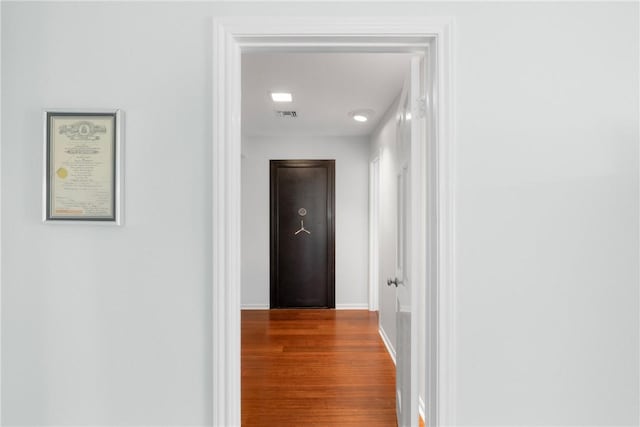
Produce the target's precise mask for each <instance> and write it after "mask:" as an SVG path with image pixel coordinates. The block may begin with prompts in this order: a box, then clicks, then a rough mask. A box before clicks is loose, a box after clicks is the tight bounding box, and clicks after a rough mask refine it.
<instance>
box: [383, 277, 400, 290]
mask: <svg viewBox="0 0 640 427" xmlns="http://www.w3.org/2000/svg"><path fill="white" fill-rule="evenodd" d="M391 285H394V286H395V287H396V288H397V287H398V285H402V280H398V278H397V277H396V278H395V279H387V286H391Z"/></svg>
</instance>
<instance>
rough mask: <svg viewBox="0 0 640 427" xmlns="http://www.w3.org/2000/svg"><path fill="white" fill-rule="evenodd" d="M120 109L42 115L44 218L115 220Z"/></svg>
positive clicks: (59, 112)
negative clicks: (44, 160)
mask: <svg viewBox="0 0 640 427" xmlns="http://www.w3.org/2000/svg"><path fill="white" fill-rule="evenodd" d="M118 122H119V111H112V112H79V113H74V112H61V111H47V112H46V114H45V151H46V165H45V169H46V171H45V206H44V219H45V221H54V220H63V221H65V220H66V221H106V222H115V223H117V222H118V209H119V206H118V204H119V201H118V195H119V188H118V186H119V176H118V174H119V165H118V163H119V162H118V158H119V154H120V153H119V137H118V136H119V135H118V129H119V123H118Z"/></svg>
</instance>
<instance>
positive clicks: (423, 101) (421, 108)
mask: <svg viewBox="0 0 640 427" xmlns="http://www.w3.org/2000/svg"><path fill="white" fill-rule="evenodd" d="M416 105H417V107H418V108H417V109H418V117H420V118H421V119H424V118H425V117H427V97H426V96H421V97H420V98H418V99H417V100H416Z"/></svg>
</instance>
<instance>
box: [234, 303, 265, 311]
mask: <svg viewBox="0 0 640 427" xmlns="http://www.w3.org/2000/svg"><path fill="white" fill-rule="evenodd" d="M240 309H242V310H269V304H242V305H241V306H240Z"/></svg>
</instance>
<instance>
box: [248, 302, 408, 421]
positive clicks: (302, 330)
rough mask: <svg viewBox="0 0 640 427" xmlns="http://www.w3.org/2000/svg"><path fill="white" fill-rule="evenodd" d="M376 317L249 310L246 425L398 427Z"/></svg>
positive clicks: (392, 371)
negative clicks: (396, 426)
mask: <svg viewBox="0 0 640 427" xmlns="http://www.w3.org/2000/svg"><path fill="white" fill-rule="evenodd" d="M394 390H395V367H394V365H393V362H392V361H391V358H390V357H389V354H388V353H387V350H386V348H385V347H384V344H383V343H382V340H381V338H380V336H379V335H378V319H377V314H376V313H375V312H369V311H364V310H338V311H336V310H309V309H306V310H271V311H270V310H243V311H242V425H243V427H245V426H282V427H285V426H300V425H305V426H325V427H327V426H345V427H348V426H351V427H355V426H380V427H383V426H384V427H389V426H395V425H396V415H395V397H394V396H395V391H394Z"/></svg>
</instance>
